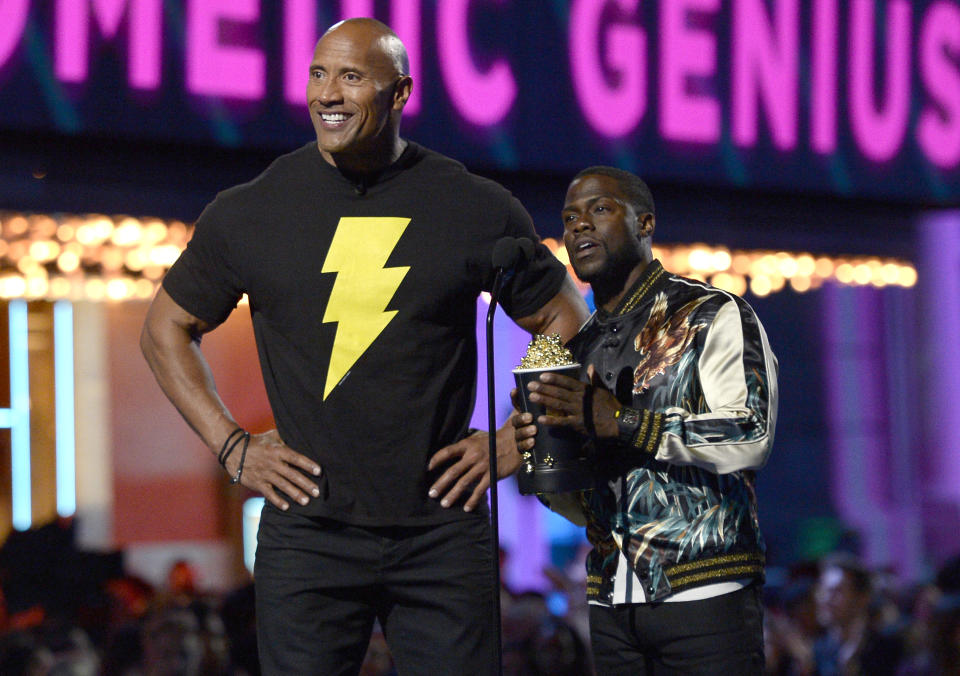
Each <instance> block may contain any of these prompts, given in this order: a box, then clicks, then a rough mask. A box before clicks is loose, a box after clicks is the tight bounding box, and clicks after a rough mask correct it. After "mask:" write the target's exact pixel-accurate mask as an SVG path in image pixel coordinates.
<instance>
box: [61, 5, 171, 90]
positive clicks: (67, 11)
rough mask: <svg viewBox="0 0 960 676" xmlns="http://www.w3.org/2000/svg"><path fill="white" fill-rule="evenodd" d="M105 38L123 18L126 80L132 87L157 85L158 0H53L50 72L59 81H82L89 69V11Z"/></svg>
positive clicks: (160, 44) (160, 20)
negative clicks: (54, 74)
mask: <svg viewBox="0 0 960 676" xmlns="http://www.w3.org/2000/svg"><path fill="white" fill-rule="evenodd" d="M91 9H92V10H93V17H94V18H95V19H96V23H97V25H98V26H99V28H100V32H101V34H102V35H103V36H104V37H105V38H112V37H115V36H116V35H117V32H118V31H119V29H120V22H121V21H122V20H123V18H124V15H126V18H127V29H128V35H129V38H128V41H129V44H128V46H127V49H128V52H129V55H130V56H129V62H128V64H127V67H128V82H129V83H130V86H131V87H133V88H134V89H146V90H154V89H158V88H159V87H160V63H161V54H162V51H163V37H162V26H163V4H162V0H57V3H56V15H55V23H56V29H55V30H56V45H57V49H56V52H55V54H54V72H55V73H56V75H57V77H58V78H59V79H60V80H61V81H63V82H84V81H86V79H87V73H88V69H89V54H88V49H89V45H90V14H91Z"/></svg>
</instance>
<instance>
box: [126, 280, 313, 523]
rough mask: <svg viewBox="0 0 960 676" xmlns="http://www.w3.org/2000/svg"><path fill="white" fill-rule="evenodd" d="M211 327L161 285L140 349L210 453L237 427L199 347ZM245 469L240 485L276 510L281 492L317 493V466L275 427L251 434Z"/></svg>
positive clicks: (231, 465) (281, 504) (300, 497)
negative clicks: (177, 301)
mask: <svg viewBox="0 0 960 676" xmlns="http://www.w3.org/2000/svg"><path fill="white" fill-rule="evenodd" d="M213 328H214V327H213V326H211V325H210V324H208V323H206V322H204V321H203V320H201V319H198V318H197V317H194V316H193V315H192V314H190V313H189V312H187V311H186V310H184V309H183V308H181V307H180V306H179V305H177V303H176V302H174V300H173V299H172V298H171V297H170V296H169V294H167V292H166V291H164V290H163V289H162V288H161V289H160V291H158V292H157V295H156V297H155V298H154V300H153V303H152V304H151V305H150V309H149V310H148V311H147V319H146V321H145V322H144V325H143V331H142V333H141V335H140V349H141V350H142V351H143V355H144V357H146V360H147V364H149V366H150V370H151V371H153V374H154V376H155V377H156V379H157V383H158V384H159V385H160V389H161V390H163V393H164V394H165V395H166V396H167V398H168V399H169V400H170V401H171V403H173V405H174V406H175V407H176V409H177V410H178V411H179V412H180V415H182V416H183V418H184V420H186V421H187V424H189V425H190V427H191V428H193V430H194V431H195V432H196V433H197V434H198V435H199V436H200V438H201V439H202V440H203V442H204V443H205V444H206V445H207V447H208V448H209V449H210V451H211V452H212V453H214V454H217V453H218V451H219V450H220V447H221V445H222V444H223V442H224V440H226V439H227V437H228V436H229V435H230V433H231V432H232V431H233V430H234V429H236V428H237V427H238V425H237V423H236V421H234V419H233V416H231V415H230V411H229V410H227V407H226V406H225V405H224V403H223V401H222V400H221V399H220V396H219V395H218V394H217V389H216V385H215V383H214V380H213V374H212V373H211V372H210V367H209V365H208V364H207V360H206V358H205V357H204V356H203V352H201V350H200V337H201V336H202V335H203V334H204V333H206V332H208V331H210V330H212V329H213ZM226 465H227V467H226V468H227V471H228V472H229V473H230V474H231V475H235V474H236V472H237V469H238V468H239V466H240V453H239V452H238V451H234V452H233V453H232V454H231V455H230V456H229V458H228V459H227V463H226ZM243 467H244V469H243V474H242V477H241V480H242V483H243V485H244V486H247V487H248V488H252V489H254V490H257V491H259V492H261V493H263V495H264V497H265V498H267V499H268V500H270V502H272V503H273V504H274V505H275V506H277V507H278V508H280V509H287V508H288V507H289V504H288V503H287V500H286V498H285V497H284V494H285V495H286V496H289V497H290V498H292V499H294V500H297V501H298V502H300V503H301V504H306V503H307V501H308V500H309V497H308V494H310V495H314V496H316V495H318V494H319V491H318V489H317V486H316V484H314V483H313V482H312V481H311V480H310V479H309V477H308V476H307V474H305V473H310V474H313V475H314V476H316V475H318V474H319V473H320V467H319V466H318V465H317V464H316V463H315V462H313V461H312V460H310V459H309V458H307V457H306V456H303V455H301V454H299V453H297V452H295V451H293V450H292V449H290V448H288V447H287V446H286V445H285V444H284V443H283V441H282V440H281V439H280V437H279V435H278V434H277V432H276V430H271V431H269V432H266V433H264V434H257V435H253V436H251V438H250V444H249V446H248V448H247V453H246V458H245V460H244V466H243Z"/></svg>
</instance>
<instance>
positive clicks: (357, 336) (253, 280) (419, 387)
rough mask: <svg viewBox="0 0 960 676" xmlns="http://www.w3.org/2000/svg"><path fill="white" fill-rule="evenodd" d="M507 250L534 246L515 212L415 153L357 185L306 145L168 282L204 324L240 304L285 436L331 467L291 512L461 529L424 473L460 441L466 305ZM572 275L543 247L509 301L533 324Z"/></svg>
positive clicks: (212, 210)
mask: <svg viewBox="0 0 960 676" xmlns="http://www.w3.org/2000/svg"><path fill="white" fill-rule="evenodd" d="M504 236H512V237H529V238H531V239H533V240H534V241H538V240H537V238H536V235H535V232H534V228H533V224H532V222H531V220H530V217H529V215H528V214H527V212H526V211H525V210H524V209H523V207H522V206H521V204H520V203H519V201H517V200H516V199H515V198H514V197H513V196H512V195H510V193H509V192H507V191H506V190H505V189H504V188H503V187H501V186H499V185H497V184H496V183H494V182H492V181H489V180H486V179H483V178H481V177H478V176H475V175H472V174H470V173H469V172H467V171H466V169H465V168H464V167H463V165H461V164H460V163H458V162H455V161H453V160H451V159H449V158H447V157H444V156H443V155H440V154H438V153H435V152H433V151H430V150H427V149H425V148H423V147H421V146H418V145H417V144H414V143H408V145H407V148H406V150H405V151H404V153H403V155H402V156H401V157H400V159H399V160H397V162H396V163H395V164H394V165H392V166H391V167H389V168H388V169H386V170H385V171H383V172H382V173H380V174H379V175H378V176H376V177H374V178H373V179H371V178H370V177H367V179H366V182H365V183H363V184H360V183H355V182H352V181H351V180H349V179H348V178H347V177H345V176H344V175H343V174H341V173H340V172H339V171H338V170H337V169H336V168H335V167H333V166H331V165H330V164H328V163H327V162H325V161H324V160H323V158H322V156H321V155H320V151H319V150H318V148H317V146H316V144H315V143H310V144H308V145H306V146H304V147H302V148H300V149H299V150H296V151H294V152H292V153H290V154H288V155H284V156H282V157H280V158H278V159H277V160H276V161H275V162H274V163H273V164H272V165H271V166H270V167H269V168H268V169H267V170H266V171H265V172H264V173H263V174H261V175H260V176H259V177H257V178H256V179H254V180H253V181H251V182H250V183H246V184H243V185H240V186H236V187H234V188H231V189H229V190H226V191H224V192H222V193H220V194H219V195H218V196H217V198H216V199H215V200H214V201H213V202H212V203H211V204H210V205H209V206H208V207H207V208H206V209H205V210H204V212H203V214H201V216H200V218H199V220H198V222H197V225H196V229H195V231H194V235H193V239H192V240H191V241H190V243H189V245H188V246H187V248H186V250H185V251H184V253H183V254H182V255H181V257H180V259H179V260H178V261H177V262H176V263H175V264H174V265H173V267H172V268H171V269H170V271H169V272H168V273H167V276H166V278H165V279H164V281H163V286H164V289H165V290H166V291H167V293H168V294H170V296H171V297H172V298H173V300H174V301H176V302H177V304H179V305H180V306H181V307H182V308H183V309H185V310H186V311H187V312H189V313H191V314H193V315H194V316H196V317H198V318H200V319H202V320H204V321H206V322H210V323H212V324H218V323H220V322H222V321H224V320H225V319H226V318H227V316H228V315H229V314H230V312H231V310H232V309H233V308H234V307H235V306H236V303H237V301H238V300H239V298H240V297H241V295H242V294H244V293H246V294H247V295H248V297H249V301H250V313H251V316H252V319H253V327H254V333H255V335H256V340H257V349H258V352H259V356H260V366H261V370H262V372H263V379H264V382H265V385H266V389H267V394H268V396H269V398H270V405H271V408H272V409H273V414H274V418H275V420H276V423H277V429H278V430H279V432H280V435H281V436H282V438H283V440H284V441H285V442H286V443H287V444H288V445H289V446H290V447H292V448H293V449H295V450H297V451H299V452H301V453H303V454H304V455H307V456H309V457H311V458H314V459H315V460H316V461H317V462H319V463H320V465H321V466H322V467H323V470H324V471H323V475H322V477H321V478H320V480H319V481H320V490H321V494H320V497H319V498H315V499H313V500H311V502H310V504H309V505H308V506H307V507H301V506H299V505H297V504H292V505H291V509H293V510H296V511H300V512H304V513H307V514H314V515H319V516H326V517H331V518H334V519H338V520H341V521H346V522H350V523H355V524H362V525H391V524H404V525H415V524H428V523H436V522H440V521H444V520H449V519H452V518H458V517H460V516H463V514H464V513H463V511H462V510H461V509H457V508H453V509H449V510H445V509H443V508H441V507H440V506H439V504H438V501H436V500H431V499H430V498H428V497H427V490H428V489H429V486H430V485H431V483H432V482H433V480H435V478H436V477H437V476H439V473H440V472H441V471H442V468H440V469H439V470H436V471H435V472H433V473H428V472H427V462H428V460H429V458H430V456H431V455H432V454H433V453H434V452H436V451H437V450H438V449H440V448H442V447H443V446H446V445H448V444H450V443H453V442H454V441H456V440H458V439H460V438H462V437H463V436H464V434H465V432H466V429H467V425H468V423H469V419H470V414H471V410H472V407H473V399H474V396H475V378H476V368H477V348H476V338H475V324H476V299H477V296H478V295H479V293H480V292H481V290H489V289H490V287H491V285H492V283H493V277H494V270H493V269H492V266H491V262H490V258H491V254H492V251H493V246H494V244H495V242H496V241H497V240H498V239H499V238H501V237H504ZM564 276H565V270H564V268H563V266H562V265H561V264H560V263H559V262H557V261H556V259H555V258H554V257H553V256H552V255H551V254H550V252H549V250H547V249H546V247H544V246H543V245H542V244H538V245H537V248H536V253H535V255H534V257H533V259H532V260H531V261H530V262H529V263H527V264H526V265H525V266H523V267H522V268H521V269H520V270H518V271H517V273H516V274H515V275H513V276H512V277H511V278H510V279H509V280H508V282H507V283H506V285H505V288H504V291H503V293H502V296H501V303H502V305H503V307H504V309H505V310H506V312H507V313H508V314H509V315H510V316H511V317H523V316H526V315H529V314H532V313H534V312H535V311H537V310H538V309H539V308H540V307H542V306H543V304H544V303H545V302H546V301H548V300H549V299H550V298H552V297H553V296H554V295H555V294H556V293H557V292H558V291H559V289H560V286H561V283H562V281H563V278H564ZM244 367H245V365H243V364H238V365H237V368H244Z"/></svg>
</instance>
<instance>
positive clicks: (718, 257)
mask: <svg viewBox="0 0 960 676" xmlns="http://www.w3.org/2000/svg"><path fill="white" fill-rule="evenodd" d="M544 243H545V244H546V245H547V246H548V247H549V248H550V250H551V251H553V252H554V254H555V255H556V256H557V258H558V259H559V260H560V261H561V262H562V263H564V264H565V265H567V267H568V269H569V270H570V272H571V274H573V268H572V267H571V266H570V265H569V258H568V257H567V254H566V250H565V249H564V247H563V244H562V243H561V242H559V241H557V240H555V239H553V238H547V239H545V240H544ZM653 255H654V257H655V258H657V259H659V260H660V261H662V262H663V265H664V267H665V268H667V269H668V270H670V271H671V272H675V273H677V274H679V275H683V276H684V277H690V278H692V279H699V280H705V281H708V282H710V283H711V284H713V285H714V286H716V287H717V288H719V289H723V290H724V291H730V292H731V293H735V294H737V295H738V296H739V295H743V294H744V293H747V292H748V291H749V292H750V293H752V294H753V295H755V296H767V295H769V294H771V293H777V292H779V291H783V290H784V289H786V288H789V289H791V290H792V291H794V292H796V293H806V292H807V291H812V290H815V289H818V288H820V287H821V286H822V285H823V283H824V282H834V283H839V284H844V285H849V286H867V285H873V286H902V287H912V286H914V285H915V284H916V283H917V271H916V268H914V266H913V263H911V262H910V261H906V260H900V259H880V258H876V257H868V256H859V257H851V256H823V255H818V254H813V253H810V252H790V251H763V250H756V251H746V250H738V251H731V250H729V249H727V248H725V247H713V246H710V245H707V244H701V243H697V244H658V245H655V246H654V247H653ZM576 281H577V283H578V285H580V287H581V289H584V288H585V286H586V285H584V284H582V283H580V282H579V280H576Z"/></svg>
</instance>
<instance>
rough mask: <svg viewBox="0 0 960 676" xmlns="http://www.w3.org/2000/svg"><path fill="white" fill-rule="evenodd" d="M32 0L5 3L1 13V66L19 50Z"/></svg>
mask: <svg viewBox="0 0 960 676" xmlns="http://www.w3.org/2000/svg"><path fill="white" fill-rule="evenodd" d="M29 10H30V0H8V1H7V2H4V3H3V12H2V15H0V68H2V67H3V66H4V64H6V63H7V59H9V58H10V56H11V55H12V54H13V53H14V52H15V51H16V50H17V46H18V45H19V44H20V38H21V36H22V35H23V28H24V26H26V25H27V14H28V13H29Z"/></svg>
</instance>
